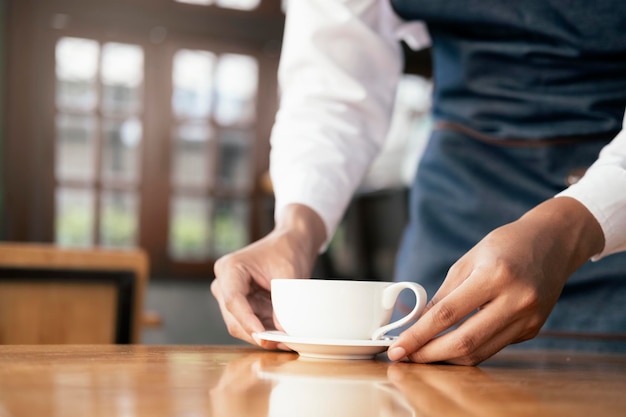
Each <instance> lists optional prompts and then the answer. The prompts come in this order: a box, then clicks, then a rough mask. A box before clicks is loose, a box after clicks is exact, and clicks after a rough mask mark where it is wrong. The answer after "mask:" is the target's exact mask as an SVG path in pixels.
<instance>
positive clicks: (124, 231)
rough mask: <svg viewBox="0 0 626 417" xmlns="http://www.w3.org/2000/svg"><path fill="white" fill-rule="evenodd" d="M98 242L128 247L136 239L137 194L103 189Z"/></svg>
mask: <svg viewBox="0 0 626 417" xmlns="http://www.w3.org/2000/svg"><path fill="white" fill-rule="evenodd" d="M101 201H102V212H101V213H102V214H101V216H102V218H101V221H100V244H101V245H103V246H109V247H115V248H129V247H133V246H135V242H136V241H137V223H138V219H137V216H138V214H137V213H138V212H137V196H136V195H135V194H134V193H128V192H117V191H104V192H103V193H102V200H101Z"/></svg>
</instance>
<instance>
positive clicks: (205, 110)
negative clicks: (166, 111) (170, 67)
mask: <svg viewBox="0 0 626 417" xmlns="http://www.w3.org/2000/svg"><path fill="white" fill-rule="evenodd" d="M214 64H215V55H213V54H212V53H210V52H206V51H190V50H187V49H182V50H180V51H178V52H177V53H176V55H174V72H173V83H174V92H173V96H172V106H173V109H174V113H175V114H176V115H177V116H180V117H208V116H209V114H210V112H211V95H212V88H213V66H214Z"/></svg>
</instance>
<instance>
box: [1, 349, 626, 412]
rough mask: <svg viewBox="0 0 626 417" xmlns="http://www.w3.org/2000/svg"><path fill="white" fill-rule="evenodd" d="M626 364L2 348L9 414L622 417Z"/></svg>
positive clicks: (548, 356) (567, 357)
mask: <svg viewBox="0 0 626 417" xmlns="http://www.w3.org/2000/svg"><path fill="white" fill-rule="evenodd" d="M625 415H626V357H625V356H611V355H590V354H587V355H583V354H566V353H549V352H532V353H517V352H513V351H505V352H502V353H500V354H498V355H496V356H495V357H494V358H492V359H490V360H488V361H487V362H485V363H484V364H482V365H481V366H479V367H459V366H448V365H416V364H407V363H396V364H394V363H389V362H386V361H385V360H384V357H381V358H380V359H379V360H377V361H368V360H366V361H320V360H311V359H308V360H307V359H301V358H298V356H297V355H296V354H291V353H278V352H265V351H260V350H256V349H254V348H252V347H250V348H246V347H228V346H139V345H137V346H121V345H118V346H113V345H111V346H109V345H106V346H95V345H92V346H0V416H1V417H21V416H37V417H44V416H59V417H61V416H62V417H73V416H80V417H88V416H107V417H109V416H123V417H133V416H151V417H154V416H185V417H201V416H215V417H229V416H233V417H234V416H237V417H256V416H281V417H287V416H290V417H297V416H317V417H332V416H342V417H350V416H358V417H368V416H389V417H391V416H394V417H396V416H446V417H447V416H481V417H488V416H504V417H509V416H534V417H536V416H568V417H572V416H585V417H589V416H591V417H602V416H625Z"/></svg>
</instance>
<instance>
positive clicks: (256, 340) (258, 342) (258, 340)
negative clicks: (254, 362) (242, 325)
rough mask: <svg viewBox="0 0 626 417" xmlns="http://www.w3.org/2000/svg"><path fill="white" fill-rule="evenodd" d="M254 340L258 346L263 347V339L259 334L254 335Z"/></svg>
mask: <svg viewBox="0 0 626 417" xmlns="http://www.w3.org/2000/svg"><path fill="white" fill-rule="evenodd" d="M252 338H253V339H254V341H255V342H256V344H257V345H259V346H261V337H259V334H258V333H252Z"/></svg>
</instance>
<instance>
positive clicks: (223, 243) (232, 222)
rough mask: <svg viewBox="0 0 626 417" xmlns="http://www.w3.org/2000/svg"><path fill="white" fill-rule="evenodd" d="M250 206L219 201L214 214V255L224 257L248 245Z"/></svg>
mask: <svg viewBox="0 0 626 417" xmlns="http://www.w3.org/2000/svg"><path fill="white" fill-rule="evenodd" d="M248 218H249V211H248V204H247V203H246V202H245V201H219V202H217V203H216V205H215V211H214V213H213V250H212V252H213V255H215V256H222V255H225V254H227V253H229V252H232V251H234V250H237V249H240V248H242V247H244V246H245V245H247V244H248V241H249V236H248V229H249V227H248Z"/></svg>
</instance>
